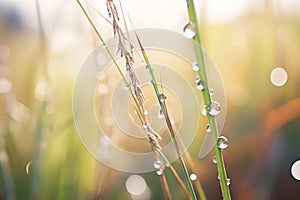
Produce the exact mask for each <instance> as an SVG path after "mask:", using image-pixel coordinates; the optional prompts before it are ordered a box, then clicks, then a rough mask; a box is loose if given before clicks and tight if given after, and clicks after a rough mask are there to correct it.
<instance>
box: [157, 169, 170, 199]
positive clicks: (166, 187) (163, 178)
mask: <svg viewBox="0 0 300 200" xmlns="http://www.w3.org/2000/svg"><path fill="white" fill-rule="evenodd" d="M160 181H161V184H162V185H163V188H165V189H164V192H165V196H166V200H171V199H172V196H171V192H170V188H169V186H168V182H167V179H166V176H165V175H162V176H160Z"/></svg>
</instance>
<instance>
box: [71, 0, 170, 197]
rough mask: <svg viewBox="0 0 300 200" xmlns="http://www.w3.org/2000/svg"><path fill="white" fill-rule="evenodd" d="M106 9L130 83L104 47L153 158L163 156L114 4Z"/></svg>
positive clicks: (167, 192)
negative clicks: (127, 92)
mask: <svg viewBox="0 0 300 200" xmlns="http://www.w3.org/2000/svg"><path fill="white" fill-rule="evenodd" d="M76 1H77V3H78V4H79V6H80V8H81V10H82V11H83V13H84V15H85V16H86V18H87V19H88V21H89V22H90V24H91V25H92V27H93V29H94V31H95V32H96V34H97V36H98V38H99V39H100V41H101V42H102V44H104V46H106V45H105V42H104V39H103V38H102V36H101V35H100V33H99V31H98V30H97V28H96V26H95V24H94V23H93V21H92V20H91V18H90V17H89V15H88V13H87V12H86V10H85V8H84V7H83V6H82V4H81V2H80V1H79V0H76ZM106 5H107V10H108V12H109V16H110V17H112V18H113V23H112V24H113V32H114V36H116V35H117V36H118V41H119V44H118V49H119V52H120V54H121V57H124V58H125V67H126V71H127V73H128V74H129V77H130V80H131V84H129V82H128V81H127V80H126V78H125V76H124V74H123V72H122V71H121V69H120V67H119V65H118V63H117V62H116V60H115V59H114V57H113V55H112V53H111V52H110V51H109V49H108V48H106V50H107V52H108V54H109V56H110V57H111V58H112V60H113V63H114V65H115V66H116V67H117V69H118V71H119V73H120V74H121V77H122V79H123V81H124V82H125V84H126V85H127V86H129V87H128V88H129V92H130V94H131V96H132V98H133V100H134V103H135V105H136V107H137V108H136V110H137V114H138V117H139V119H140V121H141V123H142V125H143V127H144V129H145V132H146V134H147V136H148V140H149V143H150V146H151V148H152V150H153V151H154V152H155V158H156V159H158V158H159V157H163V158H165V157H164V155H163V154H162V152H161V151H160V149H161V147H160V145H159V143H158V139H160V138H161V137H160V136H159V135H158V133H156V132H155V131H154V130H153V129H152V128H151V127H150V125H149V124H148V122H147V118H146V114H145V112H144V111H145V109H144V102H145V98H144V94H143V91H142V89H141V88H140V86H139V81H138V78H137V76H136V74H135V72H134V70H133V63H134V61H133V57H131V55H130V54H129V52H128V51H127V49H126V37H125V35H124V34H123V32H122V30H121V28H120V27H119V24H118V20H119V17H118V13H117V10H116V6H115V5H114V2H113V1H107V4H106ZM131 86H132V87H133V89H134V92H133V91H132V89H131V88H132V87H131ZM160 175H161V176H160V180H161V182H162V186H163V189H164V192H165V195H166V197H167V198H168V199H170V198H171V194H170V193H169V191H170V190H169V188H168V185H167V182H166V181H165V180H164V179H163V178H164V174H160Z"/></svg>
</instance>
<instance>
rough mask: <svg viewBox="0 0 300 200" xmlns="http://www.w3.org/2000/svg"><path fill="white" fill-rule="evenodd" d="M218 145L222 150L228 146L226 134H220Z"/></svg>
mask: <svg viewBox="0 0 300 200" xmlns="http://www.w3.org/2000/svg"><path fill="white" fill-rule="evenodd" d="M217 145H218V147H219V148H220V149H222V150H223V149H226V148H227V147H228V139H227V138H226V137H225V136H220V137H219V138H218V142H217Z"/></svg>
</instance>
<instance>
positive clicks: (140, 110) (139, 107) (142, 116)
mask: <svg viewBox="0 0 300 200" xmlns="http://www.w3.org/2000/svg"><path fill="white" fill-rule="evenodd" d="M76 1H77V3H78V4H79V6H80V8H81V10H82V11H83V13H84V15H85V16H86V18H87V19H88V21H89V23H90V24H91V26H92V27H93V29H94V31H95V32H96V34H97V36H98V38H99V40H100V41H101V42H102V44H103V45H105V41H104V39H103V38H102V36H101V34H100V33H99V31H98V29H97V28H96V26H95V24H94V23H93V21H92V20H91V18H90V16H89V14H88V13H87V12H86V10H85V8H84V7H83V5H82V4H81V2H80V1H79V0H76ZM118 34H122V33H118ZM106 50H107V52H108V54H109V56H110V57H111V59H112V60H113V63H114V65H115V66H116V67H117V69H118V71H119V73H120V75H121V77H122V79H123V81H124V82H125V84H126V85H127V86H130V85H129V82H128V81H127V80H126V78H125V76H124V74H123V72H122V71H121V69H120V67H119V65H118V63H117V62H116V60H115V59H114V57H113V55H112V53H111V52H110V51H109V49H108V48H106ZM121 51H122V50H121ZM128 88H129V92H130V94H131V96H132V98H133V100H134V102H135V106H136V109H137V111H138V112H137V114H138V117H139V119H140V121H141V123H142V125H145V124H147V120H146V116H145V114H144V112H143V111H144V108H143V105H142V104H141V103H140V101H139V100H138V99H137V96H136V95H135V93H134V92H133V91H132V89H131V87H128ZM148 138H149V142H150V144H151V148H152V149H153V150H154V151H155V152H156V155H157V156H160V157H161V155H162V152H161V151H160V149H159V148H157V147H158V146H159V145H158V144H157V145H155V144H156V141H154V142H153V138H151V137H148ZM165 162H168V161H165ZM160 180H161V183H162V187H163V189H164V192H165V194H166V197H167V198H168V199H171V194H170V190H169V187H168V185H167V182H166V178H165V175H164V174H162V175H161V177H160Z"/></svg>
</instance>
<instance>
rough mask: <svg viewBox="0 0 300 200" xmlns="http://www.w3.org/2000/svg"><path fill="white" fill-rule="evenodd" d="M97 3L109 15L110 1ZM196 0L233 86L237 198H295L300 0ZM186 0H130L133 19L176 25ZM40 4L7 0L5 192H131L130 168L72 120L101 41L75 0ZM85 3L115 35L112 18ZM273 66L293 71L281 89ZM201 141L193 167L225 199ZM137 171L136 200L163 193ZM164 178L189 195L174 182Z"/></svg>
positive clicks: (207, 37)
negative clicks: (112, 159)
mask: <svg viewBox="0 0 300 200" xmlns="http://www.w3.org/2000/svg"><path fill="white" fill-rule="evenodd" d="M91 2H92V4H93V5H95V7H96V8H97V9H99V10H100V12H101V13H102V14H104V15H105V16H107V17H108V15H107V11H106V7H105V1H91ZM196 2H197V6H198V8H199V9H198V11H199V13H200V15H201V17H200V19H201V20H200V21H201V25H200V27H201V34H202V42H203V46H204V48H205V49H206V51H207V52H208V54H209V55H210V57H211V58H212V60H213V61H214V62H215V64H216V65H217V66H218V69H219V72H220V74H221V77H222V79H223V82H224V88H225V92H226V98H227V99H226V103H227V105H226V108H227V109H226V110H227V113H226V120H225V125H224V129H223V131H222V135H226V137H227V138H228V139H229V147H228V148H227V149H226V150H224V151H223V153H224V159H225V164H226V168H227V172H228V176H229V177H230V179H231V184H230V189H231V193H232V197H233V199H241V200H247V199H249V200H250V199H273V200H274V199H290V200H292V199H300V182H299V181H297V180H296V179H295V178H294V177H293V176H292V174H291V167H292V165H293V163H294V162H295V161H297V160H299V159H300V134H299V133H300V118H299V116H300V92H299V85H300V67H299V66H300V65H299V63H300V56H299V52H300V15H299V12H300V9H299V8H298V10H297V9H296V8H297V7H299V6H300V4H299V3H294V4H291V5H292V6H290V7H288V6H286V5H285V3H284V1H263V2H264V3H263V4H261V3H259V1H252V3H249V2H251V1H249V2H248V4H247V6H246V8H243V9H242V8H241V10H242V11H241V12H240V13H238V14H236V16H231V15H230V11H231V10H230V9H229V11H227V12H226V9H227V7H229V6H228V5H227V7H224V8H223V7H222V6H223V4H224V3H220V4H218V1H212V2H214V4H213V3H208V1H196ZM225 2H226V1H225ZM231 2H232V1H229V4H230V3H231ZM245 2H246V1H245ZM289 2H291V1H289ZM295 2H296V1H295ZM185 3H186V1H184V0H182V1H179V0H176V2H175V1H174V2H173V1H172V2H171V1H170V0H165V1H123V4H124V8H125V9H126V10H127V11H128V13H129V14H130V17H131V19H132V22H133V24H134V27H135V28H165V29H170V30H174V31H177V32H182V27H183V26H184V24H185V23H186V22H187V21H188V18H187V11H186V7H185ZM148 4H149V5H148ZM171 4H174V8H172V5H171ZM177 4H178V5H177ZM200 4H201V5H200ZM231 4H232V3H231ZM245 4H246V3H245ZM37 5H38V4H36V1H34V0H32V1H26V3H25V2H23V1H21V0H20V1H0V174H1V176H0V180H1V182H0V199H43V200H46V199H80V200H81V199H132V198H133V197H132V196H131V195H132V194H130V190H129V191H128V185H127V187H126V184H125V183H126V180H128V177H129V176H130V175H131V174H128V173H123V172H118V171H116V170H112V169H109V168H108V167H106V166H105V165H102V164H101V163H99V162H98V161H96V160H95V159H94V158H93V156H91V155H90V154H89V153H88V152H87V151H86V149H85V147H84V146H83V144H82V143H81V141H80V139H79V136H78V134H77V132H76V128H75V126H74V123H73V113H72V93H73V86H74V83H75V80H76V76H77V74H78V72H79V69H80V66H81V63H83V62H84V60H85V59H86V57H87V56H88V55H89V53H90V52H91V51H92V50H93V49H94V48H95V47H96V46H97V45H99V44H100V43H99V42H98V40H97V38H96V36H95V34H94V32H93V30H92V29H91V27H90V25H89V24H88V21H87V20H86V19H85V18H84V16H83V14H82V12H81V10H80V9H79V7H78V5H77V4H76V1H75V0H74V1H64V2H61V1H44V0H42V1H39V6H40V17H39V15H38V14H37V13H38V12H37V7H36V6H37ZM85 5H87V4H85ZM218 5H219V7H218ZM238 5H239V3H237V5H236V6H238ZM214 6H215V7H214ZM234 6H235V4H234V3H233V4H232V5H231V7H234ZM87 7H88V6H87ZM200 7H201V9H200ZM295 7H296V8H295ZM89 11H90V13H91V14H92V17H93V19H94V20H95V23H96V25H97V27H98V28H99V30H100V32H101V33H102V34H103V36H104V38H105V39H109V38H111V37H112V36H113V33H112V30H111V27H110V25H109V24H107V22H106V21H105V20H103V19H102V18H101V17H100V16H99V15H97V14H96V13H95V12H93V10H92V9H89ZM211 12H212V13H211ZM214 12H217V13H214ZM232 12H234V10H232ZM222 13H223V16H222ZM226 16H227V18H226ZM39 19H40V22H41V26H39ZM41 28H42V29H41ZM276 67H282V68H284V69H285V70H286V72H287V74H288V79H287V82H286V83H285V84H284V85H283V86H281V87H278V86H275V85H274V84H272V82H271V80H270V75H271V72H272V70H273V69H274V68H276ZM171 109H172V108H171ZM100 115H101V113H100ZM191 120H192V119H191ZM86 131H87V132H88V131H89V130H86ZM197 149H198V148H197V147H195V144H192V146H191V147H190V148H189V150H190V151H191V154H192V158H193V161H194V164H195V167H194V168H195V173H196V174H197V176H198V178H199V179H200V181H201V183H202V184H203V187H204V191H205V193H206V195H207V198H208V199H221V193H220V188H219V184H218V179H217V171H216V167H215V165H214V164H213V163H212V157H213V153H212V152H211V153H210V154H209V155H208V156H206V157H205V158H203V159H198V158H197V156H196V155H197V152H193V151H196V150H197ZM298 173H299V172H298ZM140 175H141V176H142V177H143V178H144V180H145V182H146V184H147V195H148V196H147V195H146V196H144V197H143V198H140V199H163V197H164V194H163V191H162V188H161V186H160V182H159V177H158V176H157V175H156V174H155V172H152V173H145V174H140ZM166 175H167V176H168V173H167V174H166ZM168 181H169V183H170V185H171V192H172V194H173V195H174V199H182V198H183V197H182V195H183V191H181V189H178V187H179V186H177V185H178V184H177V182H176V181H175V180H173V178H172V177H171V178H170V179H169V180H168ZM172 185H174V186H172ZM176 197H178V198H176ZM133 199H134V198H133ZM136 199H137V198H136Z"/></svg>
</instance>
